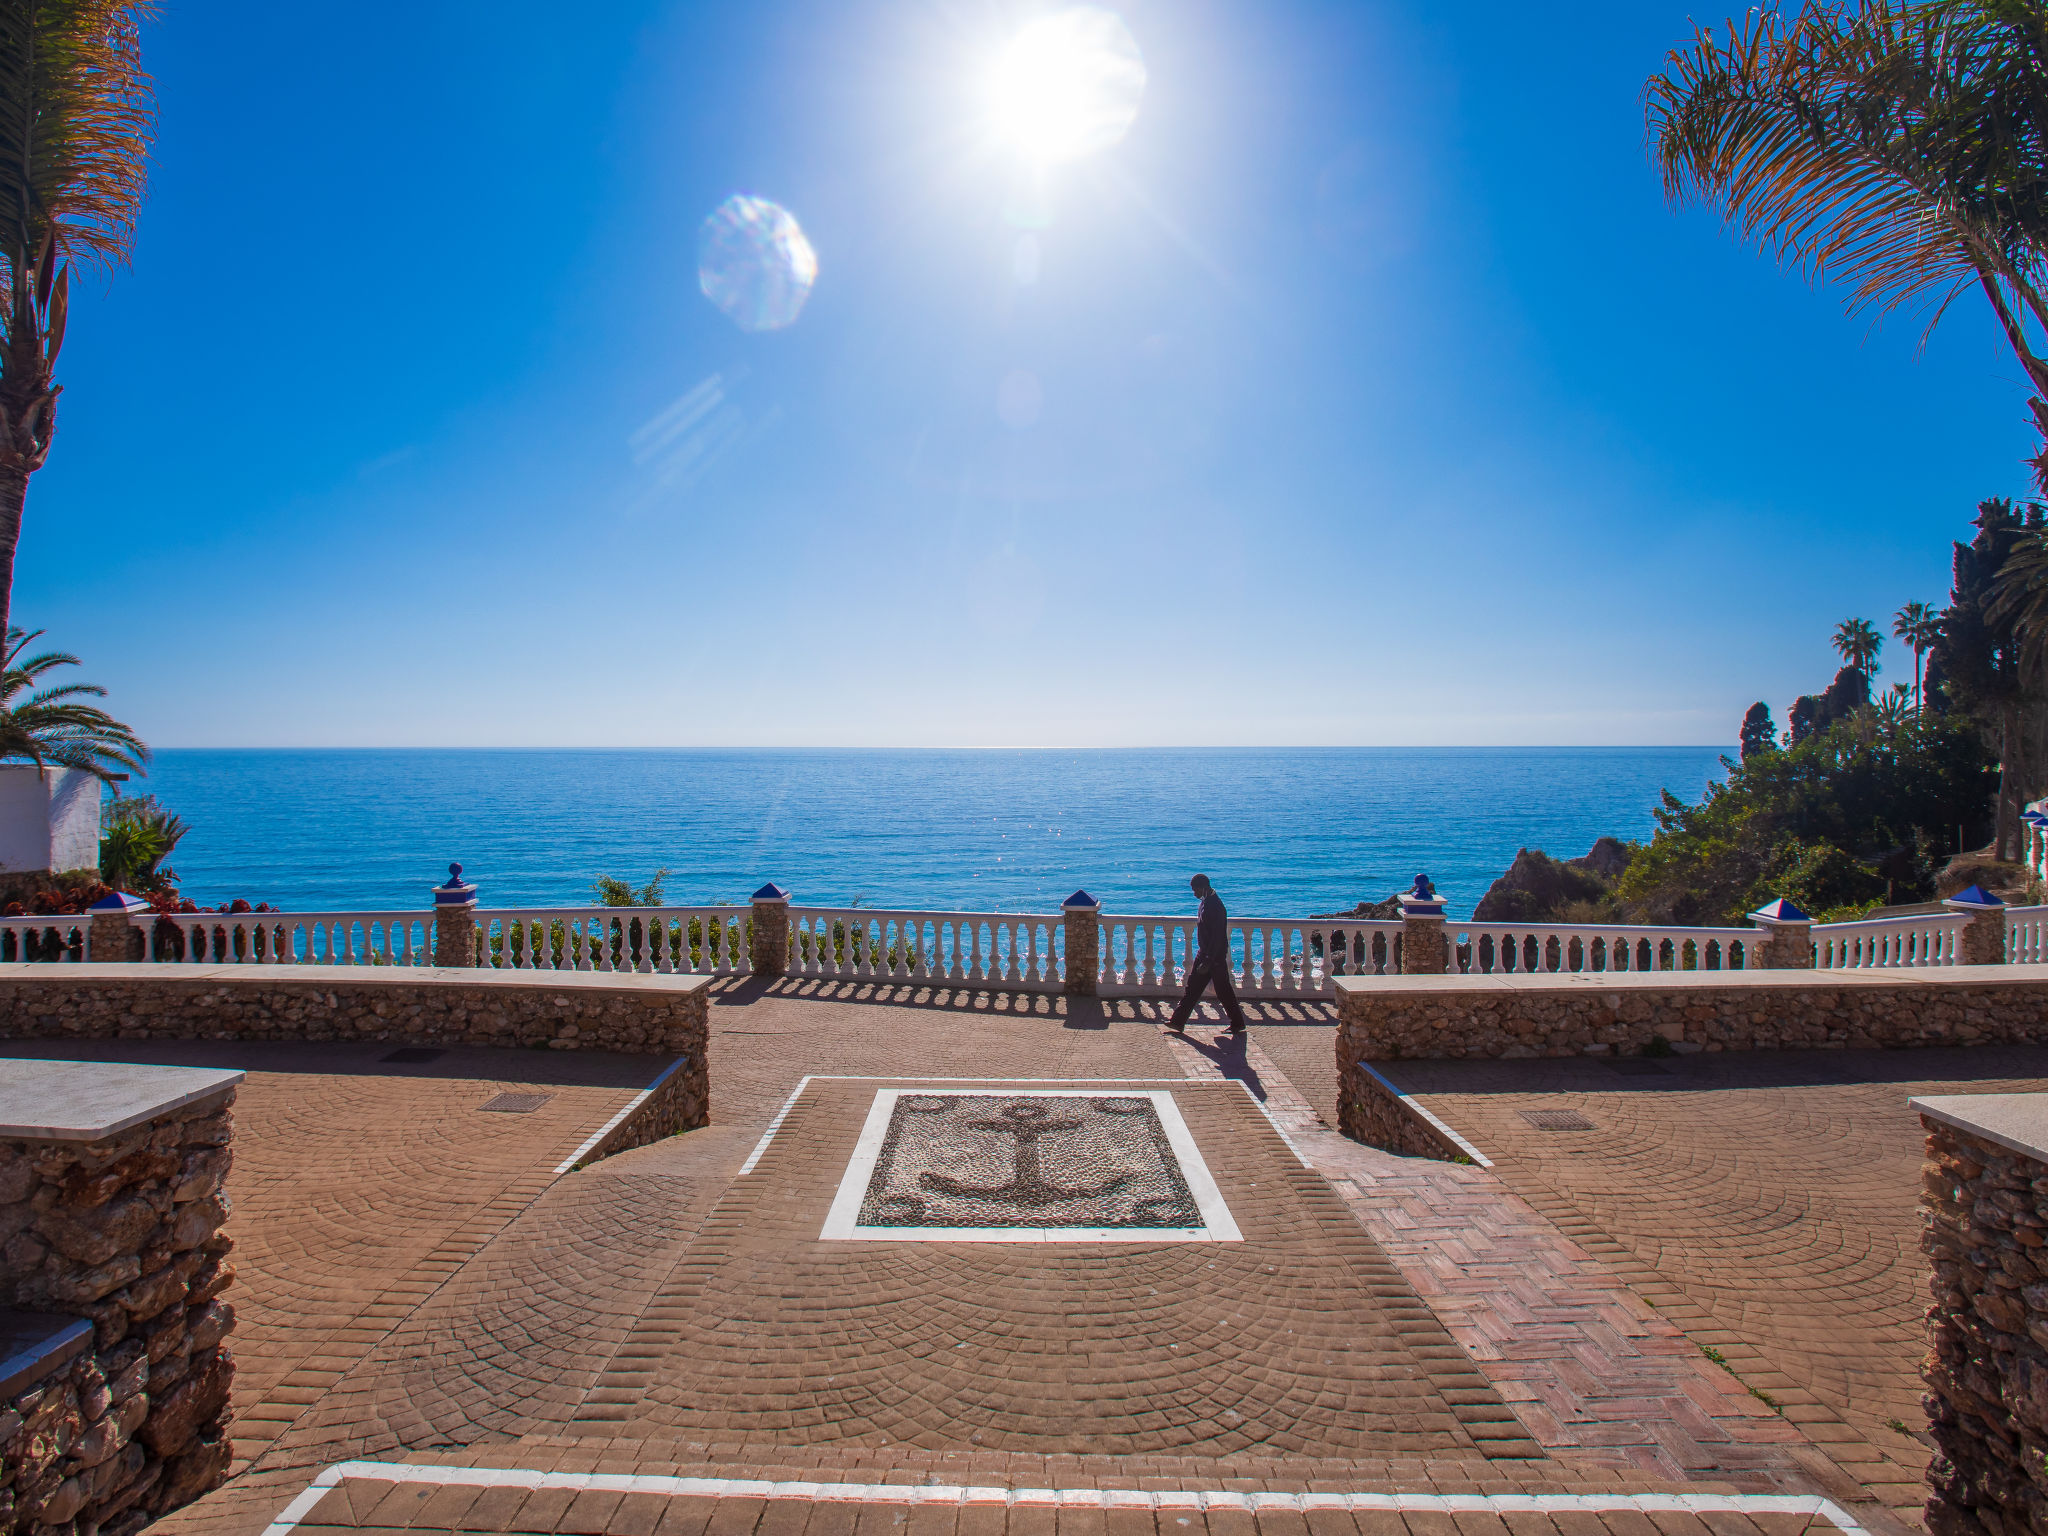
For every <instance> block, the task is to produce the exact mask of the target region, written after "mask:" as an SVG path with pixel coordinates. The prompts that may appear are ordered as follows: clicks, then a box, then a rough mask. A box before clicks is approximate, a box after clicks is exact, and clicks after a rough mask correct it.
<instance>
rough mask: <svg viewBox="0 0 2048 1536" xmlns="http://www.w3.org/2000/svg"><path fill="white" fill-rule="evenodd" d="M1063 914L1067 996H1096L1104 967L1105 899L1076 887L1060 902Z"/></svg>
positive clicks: (1061, 913)
mask: <svg viewBox="0 0 2048 1536" xmlns="http://www.w3.org/2000/svg"><path fill="white" fill-rule="evenodd" d="M1060 915H1061V917H1062V918H1064V919H1065V925H1066V944H1067V985H1066V993H1067V996H1069V997H1093V996H1094V995H1095V978H1096V975H1097V973H1098V972H1100V971H1101V969H1102V903H1101V902H1099V901H1097V900H1096V899H1095V898H1094V897H1093V896H1090V895H1089V894H1088V893H1087V892H1086V891H1076V892H1074V894H1073V895H1071V896H1069V897H1068V898H1067V899H1066V900H1065V901H1063V902H1061V903H1060Z"/></svg>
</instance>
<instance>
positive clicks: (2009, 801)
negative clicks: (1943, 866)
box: [1992, 699, 2025, 864]
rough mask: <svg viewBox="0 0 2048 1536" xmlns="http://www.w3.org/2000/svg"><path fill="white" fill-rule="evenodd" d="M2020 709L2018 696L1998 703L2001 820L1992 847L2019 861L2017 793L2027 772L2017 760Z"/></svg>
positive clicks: (2005, 858) (1995, 854) (2000, 854)
mask: <svg viewBox="0 0 2048 1536" xmlns="http://www.w3.org/2000/svg"><path fill="white" fill-rule="evenodd" d="M2019 713H2020V707H2019V704H2018V702H2017V701H2015V700H2011V699H2008V700H2006V701H2005V702H2004V703H2002V704H2000V705H1999V706H1998V731H1999V753H1998V823H1997V829H1996V832H1995V838H1996V841H1995V842H1994V844H1993V848H1992V856H1993V857H1994V858H1997V859H1999V860H2002V861H2009V862H2012V863H2015V864H2016V863H2018V862H2019V858H2020V852H2019V823H2020V816H2019V804H2018V801H2017V799H2016V797H2017V795H2018V793H2019V787H2020V781H2021V779H2022V778H2023V777H2024V776H2025V775H2024V773H2023V765H2022V764H2020V763H2019V762H2018V761H2016V759H2017V758H2018V756H2019V754H2020V722H2019Z"/></svg>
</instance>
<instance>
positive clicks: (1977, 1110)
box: [1906, 1093, 2048, 1163]
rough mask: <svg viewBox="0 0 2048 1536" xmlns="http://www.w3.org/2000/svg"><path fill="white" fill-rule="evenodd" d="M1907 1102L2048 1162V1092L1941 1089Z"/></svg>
mask: <svg viewBox="0 0 2048 1536" xmlns="http://www.w3.org/2000/svg"><path fill="white" fill-rule="evenodd" d="M1906 1103H1907V1104H1908V1105H1910V1106H1911V1107H1912V1108H1914V1109H1917V1110H1918V1111H1919V1112H1920V1113H1921V1114H1922V1115H1924V1116H1926V1117H1927V1118H1928V1119H1929V1120H1938V1121H1940V1122H1941V1123H1942V1124H1943V1125H1947V1126H1952V1127H1953V1128H1955V1129H1956V1130H1959V1131H1963V1132H1966V1133H1968V1134H1969V1135H1972V1136H1975V1137H1976V1138H1977V1139H1978V1140H1979V1141H1988V1142H1990V1143H1991V1144H1992V1145H1994V1146H1999V1147H2003V1148H2005V1150H2006V1151H2008V1152H2017V1153H2019V1154H2020V1155H2021V1156H2022V1157H2031V1158H2033V1159H2035V1160H2036V1161H2037V1162H2043V1163H2048V1093H1941V1094H1930V1095H1929V1096H1927V1097H1926V1098H1919V1099H1908V1100H1906Z"/></svg>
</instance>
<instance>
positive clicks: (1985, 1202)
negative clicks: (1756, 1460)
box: [1920, 1114, 2048, 1536]
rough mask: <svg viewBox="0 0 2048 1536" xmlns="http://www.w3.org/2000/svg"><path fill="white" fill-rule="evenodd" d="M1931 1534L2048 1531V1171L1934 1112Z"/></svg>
mask: <svg viewBox="0 0 2048 1536" xmlns="http://www.w3.org/2000/svg"><path fill="white" fill-rule="evenodd" d="M1921 1123H1922V1124H1923V1125H1925V1126H1926V1128H1927V1162H1926V1164H1925V1165H1924V1170H1923V1179H1922V1187H1921V1194H1920V1205H1921V1211H1922V1214H1923V1216H1924V1218H1925V1222H1926V1226H1925V1229H1924V1231H1923V1233H1922V1235H1921V1247H1922V1248H1923V1249H1924V1250H1925V1251H1926V1253H1927V1254H1928V1256H1929V1257H1930V1258H1931V1259H1932V1261H1933V1265H1934V1274H1933V1278H1932V1280H1931V1281H1930V1283H1929V1289H1930V1291H1931V1293H1932V1295H1933V1300H1934V1305H1933V1306H1932V1307H1930V1308H1929V1309H1928V1313H1927V1318H1928V1327H1929V1331H1930V1333H1931V1334H1932V1339H1931V1343H1932V1345H1933V1348H1932V1349H1931V1350H1930V1352H1929V1354H1928V1356H1927V1361H1926V1364H1925V1366H1924V1367H1923V1373H1924V1375H1925V1377H1926V1381H1927V1386H1928V1393H1927V1397H1926V1405H1927V1414H1928V1419H1929V1427H1930V1428H1931V1429H1932V1431H1933V1434H1934V1442H1935V1446H1936V1448H1937V1450H1938V1452H1939V1454H1938V1455H1937V1456H1936V1457H1935V1459H1934V1463H1933V1465H1932V1466H1930V1467H1929V1468H1928V1470H1927V1481H1928V1484H1929V1486H1930V1488H1931V1489H1932V1490H1933V1497H1932V1498H1931V1499H1930V1500H1929V1502H1928V1506H1927V1528H1928V1530H1929V1531H1931V1532H1932V1533H1933V1536H1986V1533H1988V1536H2019V1533H2020V1532H2023V1531H2040V1530H2048V1467H2044V1463H2043V1460H2042V1458H2043V1455H2044V1454H2048V1348H2044V1346H2048V1166H2044V1165H2043V1164H2042V1163H2041V1162H2040V1161H2039V1160H2038V1159H2037V1158H2034V1157H2031V1156H2027V1155H2025V1154H2023V1153H2020V1152H2015V1151H2011V1150H2008V1149H2007V1148H2004V1147H2001V1146H1999V1145H1997V1144H1995V1143H1993V1142H1991V1141H1988V1140H1984V1139H1982V1138H1980V1137H1977V1136H1973V1135H1970V1134H1969V1133H1967V1132H1965V1131H1962V1130H1959V1129H1957V1128H1955V1127H1953V1126H1949V1125H1945V1124H1943V1123H1941V1122H1940V1121H1938V1120H1936V1119H1934V1118H1932V1117H1931V1116H1928V1115H1926V1114H1923V1115H1922V1116H1921Z"/></svg>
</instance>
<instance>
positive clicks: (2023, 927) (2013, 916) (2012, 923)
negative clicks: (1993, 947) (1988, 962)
mask: <svg viewBox="0 0 2048 1536" xmlns="http://www.w3.org/2000/svg"><path fill="white" fill-rule="evenodd" d="M2005 958H2006V961H2007V963H2008V964H2011V965H2048V907H2007V908H2006V909H2005Z"/></svg>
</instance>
